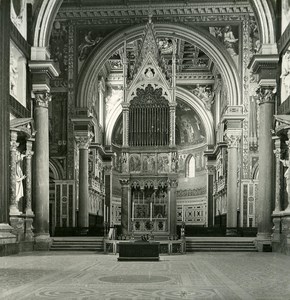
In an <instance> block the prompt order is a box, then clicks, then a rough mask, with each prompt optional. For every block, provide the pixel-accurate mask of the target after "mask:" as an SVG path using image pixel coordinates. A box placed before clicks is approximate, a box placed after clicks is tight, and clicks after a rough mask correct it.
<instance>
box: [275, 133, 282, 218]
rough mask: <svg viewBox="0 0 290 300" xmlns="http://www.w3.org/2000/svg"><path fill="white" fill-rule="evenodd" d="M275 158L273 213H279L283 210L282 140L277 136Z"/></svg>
mask: <svg viewBox="0 0 290 300" xmlns="http://www.w3.org/2000/svg"><path fill="white" fill-rule="evenodd" d="M274 144H275V150H274V154H275V160H276V182H275V184H276V187H275V209H274V211H273V214H279V213H280V212H281V192H280V190H281V178H280V173H281V140H280V139H279V138H278V137H276V139H275V141H274Z"/></svg>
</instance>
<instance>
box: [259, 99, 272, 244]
mask: <svg viewBox="0 0 290 300" xmlns="http://www.w3.org/2000/svg"><path fill="white" fill-rule="evenodd" d="M273 114H274V103H273V102H263V103H261V104H260V132H259V196H258V206H257V215H258V235H257V236H258V238H261V239H270V235H271V232H272V227H273V225H272V222H271V214H272V200H273V188H274V186H273V176H272V174H273V171H274V170H273V146H272V135H271V129H272V123H273V122H272V118H273Z"/></svg>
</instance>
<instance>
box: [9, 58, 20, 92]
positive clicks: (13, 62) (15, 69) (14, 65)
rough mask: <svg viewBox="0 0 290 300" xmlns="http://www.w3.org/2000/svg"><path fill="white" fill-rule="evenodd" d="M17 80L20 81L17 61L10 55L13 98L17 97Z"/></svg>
mask: <svg viewBox="0 0 290 300" xmlns="http://www.w3.org/2000/svg"><path fill="white" fill-rule="evenodd" d="M17 80H18V66H17V61H16V59H15V58H14V57H13V54H10V93H11V95H12V96H14V97H16V96H17Z"/></svg>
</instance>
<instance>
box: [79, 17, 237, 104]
mask: <svg viewBox="0 0 290 300" xmlns="http://www.w3.org/2000/svg"><path fill="white" fill-rule="evenodd" d="M154 27H155V30H156V33H157V36H169V37H171V38H172V37H175V38H180V39H183V40H185V41H187V42H189V43H193V44H196V45H197V46H198V47H199V48H200V49H201V50H203V51H204V52H205V53H206V54H207V55H208V56H209V57H210V58H211V59H212V60H213V61H214V62H215V63H216V64H217V66H218V69H219V71H220V73H221V74H222V76H223V78H224V81H225V84H226V86H227V88H228V94H229V105H240V104H241V89H240V84H239V83H240V78H239V75H238V71H237V68H236V66H235V63H234V61H233V59H232V57H231V56H230V55H229V53H227V51H224V48H223V46H222V45H221V44H220V43H219V41H217V40H216V39H215V38H214V37H213V36H212V35H211V34H210V33H209V32H207V31H205V30H201V29H197V28H193V27H188V26H185V25H180V24H170V23H166V24H165V23H162V24H161V23H160V24H154ZM143 33H144V24H141V25H140V24H139V25H135V26H132V27H129V28H125V29H121V30H120V31H118V32H115V33H114V34H112V35H111V36H110V37H108V38H107V39H105V40H103V41H102V42H101V43H100V44H99V46H97V47H96V48H95V49H94V50H93V52H92V53H91V55H90V57H89V60H88V62H87V64H86V67H85V68H84V69H82V71H81V74H80V80H79V82H78V93H77V103H76V106H77V107H83V108H84V107H85V108H90V103H91V99H90V98H89V97H90V96H89V95H90V92H89V91H90V88H91V87H92V86H93V81H94V79H95V78H96V76H98V73H99V72H100V69H101V67H102V66H103V64H104V63H105V62H106V60H107V59H108V58H109V57H110V56H111V55H112V54H113V53H114V52H115V51H117V50H118V49H119V48H121V47H122V46H123V44H124V41H125V40H126V41H127V42H130V41H133V40H135V39H138V38H141V37H142V34H143ZM108 49H110V51H108Z"/></svg>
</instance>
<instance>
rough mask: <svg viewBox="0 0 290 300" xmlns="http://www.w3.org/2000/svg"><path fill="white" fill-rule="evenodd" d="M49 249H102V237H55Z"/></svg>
mask: <svg viewBox="0 0 290 300" xmlns="http://www.w3.org/2000/svg"><path fill="white" fill-rule="evenodd" d="M50 250H51V251H97V252H103V251H104V241H103V238H99V239H97V240H96V239H92V238H55V239H53V242H52V245H51V247H50Z"/></svg>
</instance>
